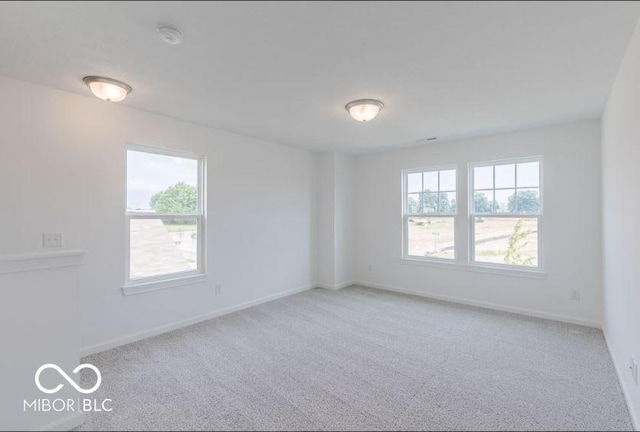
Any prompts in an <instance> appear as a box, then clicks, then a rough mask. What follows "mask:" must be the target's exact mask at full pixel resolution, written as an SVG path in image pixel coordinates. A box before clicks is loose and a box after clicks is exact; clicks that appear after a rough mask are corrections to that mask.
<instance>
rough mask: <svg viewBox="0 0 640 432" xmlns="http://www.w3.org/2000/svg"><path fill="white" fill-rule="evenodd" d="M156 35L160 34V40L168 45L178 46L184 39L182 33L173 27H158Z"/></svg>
mask: <svg viewBox="0 0 640 432" xmlns="http://www.w3.org/2000/svg"><path fill="white" fill-rule="evenodd" d="M158 33H159V34H160V39H162V40H163V41H165V42H166V43H168V44H170V45H179V44H181V43H182V39H184V35H183V34H182V32H181V31H180V30H178V29H176V28H173V27H159V28H158Z"/></svg>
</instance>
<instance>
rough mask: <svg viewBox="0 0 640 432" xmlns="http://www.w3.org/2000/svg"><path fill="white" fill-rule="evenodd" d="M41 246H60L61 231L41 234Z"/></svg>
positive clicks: (61, 240)
mask: <svg viewBox="0 0 640 432" xmlns="http://www.w3.org/2000/svg"><path fill="white" fill-rule="evenodd" d="M42 246H43V247H46V248H53V247H62V246H63V236H62V233H44V234H43V236H42Z"/></svg>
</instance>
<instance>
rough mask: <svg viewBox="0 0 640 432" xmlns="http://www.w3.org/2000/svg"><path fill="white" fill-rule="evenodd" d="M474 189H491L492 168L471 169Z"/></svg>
mask: <svg viewBox="0 0 640 432" xmlns="http://www.w3.org/2000/svg"><path fill="white" fill-rule="evenodd" d="M473 188H474V189H493V166H486V167H477V168H474V169H473Z"/></svg>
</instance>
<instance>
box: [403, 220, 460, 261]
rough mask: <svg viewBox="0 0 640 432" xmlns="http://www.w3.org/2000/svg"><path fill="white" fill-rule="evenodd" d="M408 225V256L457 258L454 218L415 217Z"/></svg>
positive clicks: (408, 221)
mask: <svg viewBox="0 0 640 432" xmlns="http://www.w3.org/2000/svg"><path fill="white" fill-rule="evenodd" d="M407 224H408V226H407V236H408V237H407V239H408V245H407V253H408V255H411V256H416V257H432V258H447V259H454V258H455V249H454V227H453V218H452V217H443V218H438V217H414V218H408V220H407Z"/></svg>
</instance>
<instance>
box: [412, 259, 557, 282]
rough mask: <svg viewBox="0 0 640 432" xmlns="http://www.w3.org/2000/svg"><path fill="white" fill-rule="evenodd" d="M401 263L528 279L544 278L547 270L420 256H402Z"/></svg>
mask: <svg viewBox="0 0 640 432" xmlns="http://www.w3.org/2000/svg"><path fill="white" fill-rule="evenodd" d="M401 263H402V264H403V265H415V266H424V267H435V268H443V269H448V270H462V271H468V272H474V273H485V274H492V275H498V276H509V277H521V278H528V279H546V278H547V272H545V271H542V270H539V269H536V270H526V269H521V268H515V269H509V268H504V267H494V266H491V265H482V264H461V263H459V262H446V261H444V260H437V261H436V260H428V259H420V258H410V257H403V258H402V259H401Z"/></svg>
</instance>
